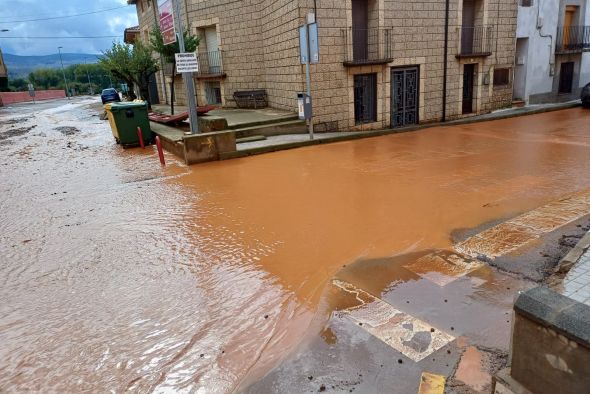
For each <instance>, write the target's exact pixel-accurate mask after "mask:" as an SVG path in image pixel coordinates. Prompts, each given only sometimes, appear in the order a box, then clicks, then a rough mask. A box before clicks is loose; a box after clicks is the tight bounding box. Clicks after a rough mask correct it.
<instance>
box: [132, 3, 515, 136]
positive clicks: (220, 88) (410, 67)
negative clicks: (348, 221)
mask: <svg viewBox="0 0 590 394" xmlns="http://www.w3.org/2000/svg"><path fill="white" fill-rule="evenodd" d="M131 3H134V4H136V6H137V10H138V16H139V21H140V30H141V31H142V33H141V37H142V39H143V37H144V36H146V37H147V34H148V33H147V31H148V29H149V28H150V26H152V25H153V23H154V21H155V20H156V19H154V18H155V17H156V14H154V8H155V5H154V3H155V1H154V0H133V1H131ZM445 3H446V2H445V0H423V1H420V2H416V1H413V0H344V1H337V2H335V1H332V0H316V1H314V0H272V1H271V0H243V1H237V2H236V1H232V0H181V8H182V11H181V14H182V18H183V22H184V24H185V26H189V28H190V31H191V32H192V33H193V34H196V35H198V36H199V37H200V39H201V40H200V45H199V48H198V57H199V62H200V65H201V70H200V72H199V73H198V74H196V75H195V76H194V78H195V84H196V86H197V89H196V90H197V99H198V102H199V104H200V105H202V104H219V105H223V106H226V107H232V106H235V105H236V103H235V101H234V98H233V93H234V92H236V91H240V90H254V89H256V90H258V89H264V90H265V91H266V93H267V96H268V103H269V106H271V107H274V108H277V109H282V110H289V111H293V112H295V111H297V93H298V92H303V91H305V66H303V65H301V63H300V57H299V37H298V27H299V26H301V25H302V24H303V23H304V20H305V17H306V15H307V14H308V12H310V11H314V6H315V7H317V8H316V9H315V14H316V20H317V22H318V26H319V44H320V59H319V64H314V65H312V66H311V80H312V89H311V90H312V96H313V103H314V127H315V130H316V131H319V132H321V131H334V130H341V131H347V130H365V129H377V128H388V127H400V126H407V125H412V124H417V123H428V122H435V121H440V120H442V119H443V116H444V118H445V119H447V120H450V119H456V118H460V117H464V116H472V115H474V114H481V113H486V112H490V111H492V110H494V109H497V108H502V107H506V106H510V105H511V104H512V67H513V63H514V49H515V31H516V13H517V6H516V4H515V3H514V1H512V0H450V2H449V10H448V18H446V15H447V13H446V12H445ZM156 13H157V11H156ZM144 32H145V33H144ZM445 33H446V34H445ZM445 42H446V44H447V54H446V59H445ZM445 60H446V61H445ZM445 76H446V83H445ZM162 77H166V76H165V75H159V81H160V80H161V78H162ZM167 78H169V77H167ZM158 87H159V88H161V89H164V88H165V84H163V83H158ZM175 87H176V88H175V89H176V91H177V92H180V94H178V95H177V96H176V101H177V102H178V103H179V104H183V103H184V102H185V97H184V93H183V92H184V88H183V86H182V83H181V79H180V78H177V84H175ZM160 97H166V100H169V94H168V93H166V92H165V91H163V90H162V91H161V92H160ZM443 106H444V110H443Z"/></svg>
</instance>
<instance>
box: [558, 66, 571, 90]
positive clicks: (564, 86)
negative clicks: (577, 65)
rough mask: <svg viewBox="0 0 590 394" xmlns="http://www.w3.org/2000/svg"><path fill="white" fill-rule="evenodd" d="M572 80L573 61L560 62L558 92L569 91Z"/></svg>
mask: <svg viewBox="0 0 590 394" xmlns="http://www.w3.org/2000/svg"><path fill="white" fill-rule="evenodd" d="M573 82H574V62H565V63H561V71H560V73H559V93H571V92H572V85H573Z"/></svg>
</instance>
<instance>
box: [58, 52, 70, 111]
mask: <svg viewBox="0 0 590 394" xmlns="http://www.w3.org/2000/svg"><path fill="white" fill-rule="evenodd" d="M62 48H63V47H57V51H58V52H59V61H60V63H61V72H62V74H63V76H64V82H65V84H66V96H68V100H70V89H68V80H67V79H66V71H65V70H64V61H63V59H62V58H61V49H62Z"/></svg>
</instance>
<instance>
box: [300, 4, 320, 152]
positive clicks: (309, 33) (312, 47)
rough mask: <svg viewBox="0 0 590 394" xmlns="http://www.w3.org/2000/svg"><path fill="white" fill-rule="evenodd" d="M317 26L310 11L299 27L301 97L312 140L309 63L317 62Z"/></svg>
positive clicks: (318, 58) (318, 57) (318, 56)
mask: <svg viewBox="0 0 590 394" xmlns="http://www.w3.org/2000/svg"><path fill="white" fill-rule="evenodd" d="M318 42H319V41H318V26H317V23H316V21H315V14H314V13H313V12H310V13H309V14H307V18H306V19H305V25H303V26H301V27H300V28H299V49H300V56H301V64H305V82H306V86H307V94H306V95H305V96H304V97H303V103H302V104H303V108H302V109H303V110H304V111H303V113H304V117H305V119H307V126H308V129H309V138H310V139H312V140H313V105H312V98H311V75H310V67H309V65H310V64H311V63H314V64H315V63H319V61H320V55H319V44H318Z"/></svg>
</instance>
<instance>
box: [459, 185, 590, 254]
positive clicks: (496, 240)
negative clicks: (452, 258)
mask: <svg viewBox="0 0 590 394" xmlns="http://www.w3.org/2000/svg"><path fill="white" fill-rule="evenodd" d="M589 213H590V190H586V191H583V192H580V193H576V194H574V195H572V196H569V197H566V198H563V199H560V200H558V201H554V202H551V203H549V204H546V205H544V206H542V207H539V208H537V209H535V210H532V211H530V212H527V213H525V214H522V215H519V216H517V217H515V218H513V219H510V220H508V221H506V222H504V223H502V224H499V225H497V226H494V227H492V228H490V229H487V230H485V231H483V232H481V233H479V234H477V235H475V236H473V237H471V238H468V239H466V240H465V241H463V242H460V243H458V244H457V245H455V247H454V249H455V250H456V251H457V252H459V253H462V254H465V255H468V256H471V257H479V256H485V257H487V258H492V259H493V258H496V257H499V256H503V255H506V254H508V253H511V252H513V251H515V250H517V249H519V248H521V247H523V246H525V245H527V244H529V243H531V242H533V241H535V240H537V239H539V237H541V236H542V235H543V234H547V233H550V232H551V231H554V230H556V229H558V228H560V227H562V226H564V225H566V224H568V223H571V222H573V221H575V220H577V219H580V218H581V217H583V216H585V215H588V214H589Z"/></svg>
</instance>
